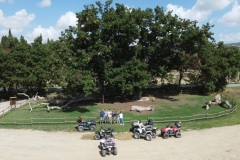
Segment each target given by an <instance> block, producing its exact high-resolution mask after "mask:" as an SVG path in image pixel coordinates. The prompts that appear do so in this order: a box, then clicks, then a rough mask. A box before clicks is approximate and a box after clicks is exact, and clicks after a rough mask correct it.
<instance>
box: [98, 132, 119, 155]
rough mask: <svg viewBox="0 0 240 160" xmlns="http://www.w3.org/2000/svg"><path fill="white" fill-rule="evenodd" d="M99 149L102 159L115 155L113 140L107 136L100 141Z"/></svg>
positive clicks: (115, 148) (115, 149)
mask: <svg viewBox="0 0 240 160" xmlns="http://www.w3.org/2000/svg"><path fill="white" fill-rule="evenodd" d="M99 148H100V149H101V152H100V153H101V156H102V157H105V156H106V155H107V154H108V155H110V154H113V155H117V147H116V143H115V142H114V139H113V138H111V137H109V136H105V137H104V138H102V139H101V141H100V146H99Z"/></svg>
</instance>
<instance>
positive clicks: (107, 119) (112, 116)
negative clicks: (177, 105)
mask: <svg viewBox="0 0 240 160" xmlns="http://www.w3.org/2000/svg"><path fill="white" fill-rule="evenodd" d="M99 113H100V115H99V119H100V121H99V123H100V124H103V123H110V124H120V125H124V121H123V111H116V110H115V109H113V110H110V109H105V110H104V109H102V110H101V111H99Z"/></svg>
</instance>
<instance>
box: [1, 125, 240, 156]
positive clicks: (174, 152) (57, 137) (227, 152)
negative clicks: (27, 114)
mask: <svg viewBox="0 0 240 160" xmlns="http://www.w3.org/2000/svg"><path fill="white" fill-rule="evenodd" d="M83 134H86V133H77V132H76V133H66V132H42V131H32V130H11V129H0V159H1V160H10V159H17V160H77V159H88V160H98V159H111V160H112V159H114V160H125V159H129V160H146V159H151V160H169V159H171V160H238V159H239V157H240V144H239V143H240V125H236V126H229V127H221V128H213V129H207V130H200V131H188V132H183V133H182V138H179V139H176V138H173V137H172V138H169V139H166V140H165V139H162V138H160V137H157V138H156V139H154V140H152V141H151V142H148V141H145V140H143V139H139V140H135V139H131V140H117V139H116V144H117V147H118V155H117V156H113V155H110V156H106V157H101V156H100V154H99V149H98V145H99V141H97V140H83V139H82V138H81V137H82V136H83Z"/></svg>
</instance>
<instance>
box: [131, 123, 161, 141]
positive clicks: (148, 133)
mask: <svg viewBox="0 0 240 160" xmlns="http://www.w3.org/2000/svg"><path fill="white" fill-rule="evenodd" d="M156 137H157V128H156V127H152V126H144V127H141V128H138V129H137V130H136V131H135V133H134V138H135V139H139V138H145V139H146V140H147V141H151V140H152V138H156Z"/></svg>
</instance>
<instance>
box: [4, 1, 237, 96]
mask: <svg viewBox="0 0 240 160" xmlns="http://www.w3.org/2000/svg"><path fill="white" fill-rule="evenodd" d="M112 3H113V1H112V0H108V1H106V2H105V3H104V4H103V3H101V2H96V4H91V5H87V6H84V9H83V10H82V11H79V12H77V13H76V16H77V26H76V27H73V26H70V27H69V28H68V29H67V30H65V31H63V32H62V35H61V37H59V40H57V41H50V40H49V41H48V42H47V43H43V42H42V36H38V37H36V38H35V39H34V42H33V43H32V44H28V43H27V41H26V40H25V39H24V37H23V36H22V37H20V40H18V39H17V38H16V37H14V36H13V35H12V33H11V30H9V33H8V36H3V37H2V38H1V44H0V71H1V75H0V88H3V89H4V91H6V90H7V89H17V88H24V89H25V90H30V89H31V88H37V89H38V90H39V91H41V92H42V93H41V94H44V90H43V88H45V87H47V86H55V85H58V86H62V87H63V88H64V89H65V90H66V91H67V92H68V93H71V94H73V95H76V94H84V95H85V96H88V95H91V94H94V93H99V92H101V94H103V95H104V94H106V93H107V94H111V93H118V94H120V95H122V96H125V97H126V96H136V95H137V96H140V95H141V92H142V90H143V89H144V88H146V87H147V86H148V85H149V84H150V82H151V81H154V80H156V79H157V78H159V77H160V78H161V79H162V83H163V82H164V80H170V81H169V82H170V83H174V84H176V83H178V85H180V84H181V80H182V78H183V76H184V75H185V74H186V73H189V71H192V72H191V74H190V76H191V77H190V78H191V79H190V80H189V82H191V83H194V84H198V85H201V86H202V88H203V89H204V90H205V91H206V92H218V91H222V90H224V89H225V87H226V84H227V82H228V81H227V80H228V79H233V78H236V76H237V74H238V72H239V70H240V62H239V60H238V57H239V55H240V51H239V48H237V47H229V46H228V47H227V46H225V45H224V44H223V43H222V42H219V43H218V44H215V43H214V39H213V37H212V35H213V33H211V32H210V30H211V28H212V27H213V26H211V25H210V24H209V23H207V24H203V25H202V26H201V27H200V26H199V25H198V24H197V22H196V21H190V20H188V19H181V18H179V17H178V16H173V15H172V13H171V12H166V11H165V10H164V9H163V8H161V7H158V6H157V7H155V8H153V9H151V8H147V9H145V10H143V9H140V8H137V9H136V8H129V7H126V6H124V5H123V4H119V3H116V4H115V5H113V4H112ZM126 22H127V23H126ZM172 70H177V71H178V72H179V79H178V82H176V80H175V81H173V78H172V77H171V76H169V73H170V72H171V71H172ZM4 95H6V93H4ZM9 95H10V96H12V93H10V94H9ZM103 97H104V96H103Z"/></svg>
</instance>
